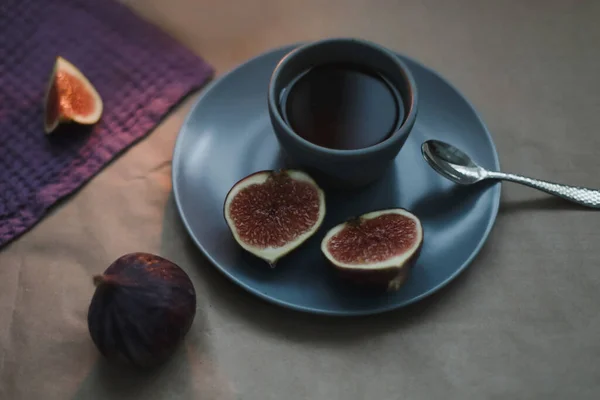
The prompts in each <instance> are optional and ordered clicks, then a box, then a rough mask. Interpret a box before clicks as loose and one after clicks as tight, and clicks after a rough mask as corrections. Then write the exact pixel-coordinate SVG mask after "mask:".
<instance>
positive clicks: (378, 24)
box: [0, 0, 600, 400]
mask: <svg viewBox="0 0 600 400" xmlns="http://www.w3.org/2000/svg"><path fill="white" fill-rule="evenodd" d="M127 3H128V4H129V5H130V6H131V7H133V8H134V9H135V10H137V11H138V12H139V13H140V14H141V15H142V16H144V17H145V18H148V19H150V20H152V21H154V22H156V23H157V24H159V25H160V26H162V27H163V28H164V29H165V30H167V31H168V32H170V33H171V34H173V35H174V36H175V37H177V38H178V39H180V40H181V41H182V42H183V43H185V44H186V45H188V46H189V47H191V48H192V49H194V51H196V52H198V54H201V55H203V56H204V57H206V58H207V60H209V62H211V63H213V65H215V66H216V67H217V69H218V72H219V74H221V73H223V72H225V71H227V70H229V69H230V68H233V67H234V66H235V65H237V64H238V63H240V62H243V61H244V60H245V59H247V58H249V57H252V56H254V55H257V54H258V53H260V52H262V51H264V50H267V49H269V48H271V47H274V46H279V45H283V44H286V43H289V42H295V41H300V40H310V39H317V38H320V37H323V36H334V35H335V36H341V35H354V36H362V37H365V38H368V39H371V40H375V41H379V42H381V43H382V44H384V45H387V46H390V47H392V48H394V49H396V50H398V51H402V52H404V53H406V54H408V55H410V56H412V57H415V58H417V59H419V60H421V61H422V62H423V63H425V64H427V65H428V66H430V67H433V68H435V69H437V70H438V71H440V72H441V73H442V74H443V75H444V76H446V77H447V78H448V79H450V80H451V81H452V82H453V83H454V84H455V85H456V86H457V87H458V88H459V89H460V90H461V91H463V92H464V94H465V95H466V96H467V97H468V98H469V99H470V100H471V101H472V102H473V103H474V105H475V106H476V108H477V109H478V110H479V111H480V112H481V114H482V116H483V118H484V120H485V121H486V123H487V124H488V126H489V128H490V130H491V131H492V134H493V136H494V138H495V141H496V143H497V146H498V150H499V152H500V157H501V163H502V165H503V167H504V168H505V169H506V170H511V171H520V172H523V173H528V174H531V175H534V176H538V177H540V178H546V179H551V180H557V181H562V182H566V183H573V184H581V185H588V186H595V187H600V177H599V174H598V171H600V158H599V157H598V154H599V151H600V133H599V128H598V125H599V122H600V119H599V117H598V116H599V110H600V79H599V78H598V71H600V46H599V45H598V44H599V43H600V24H598V21H599V20H600V3H599V2H594V1H560V0H551V1H541V0H540V1H535V0H528V1H487V0H485V1H481V0H479V1H478V0H458V1H443V0H424V1H418V2H417V1H400V0H370V1H369V0H346V1H342V0H339V1H334V0H329V1H325V0H323V1H318V0H304V1H284V0H249V1H245V2H241V1H233V0H219V1H216V0H169V1H166V0H129V1H127ZM190 104H191V103H190V101H188V102H186V103H185V104H184V105H183V106H182V107H181V108H179V109H178V110H177V111H176V112H174V113H173V115H172V116H171V117H170V118H168V119H167V120H166V121H165V122H164V123H163V124H161V125H160V126H159V127H158V128H157V129H156V130H155V132H154V133H153V134H152V135H150V136H149V137H148V138H147V139H146V140H144V141H142V142H141V143H139V144H138V145H136V146H135V147H134V148H132V149H131V150H130V151H129V152H127V153H126V154H125V155H123V156H122V157H121V158H119V159H118V160H116V161H115V162H114V163H112V164H111V165H110V166H108V167H107V168H106V169H105V170H104V171H103V172H102V173H101V174H100V175H98V176H97V177H96V178H94V180H93V181H92V182H91V183H89V184H88V185H86V186H85V188H83V190H81V191H80V192H78V193H77V194H75V195H74V196H72V197H71V198H69V199H68V200H67V201H65V202H64V203H63V204H61V205H60V206H59V207H57V208H56V209H55V210H53V211H52V213H51V214H50V215H49V216H48V217H47V218H46V219H45V220H44V221H43V222H42V223H40V224H39V225H38V226H36V227H35V228H34V229H33V230H32V231H31V232H29V233H28V234H26V235H25V236H23V237H22V238H20V239H19V240H17V241H16V242H14V243H12V244H11V245H9V246H7V247H6V248H4V249H2V250H1V251H0V399H7V400H9V399H10V400H12V399H15V400H18V399H25V400H35V399H44V400H50V399H138V398H139V399H144V400H153V399H205V400H210V399H218V400H230V399H248V400H255V399H256V400H270V399H282V400H299V399H328V400H329V399H330V400H333V399H344V400H346V399H370V400H376V399H377V400H379V399H437V398H453V399H507V398H510V399H538V398H539V399H542V398H543V399H566V398H573V399H597V398H599V397H600V339H599V336H598V332H599V330H600V268H599V265H600V264H599V262H600V261H599V260H600V214H599V213H595V212H588V211H585V210H581V209H576V208H572V207H570V206H568V205H567V204H565V203H562V202H560V201H556V200H554V199H551V198H548V197H547V196H545V195H543V194H541V193H538V192H535V191H532V190H529V189H525V188H521V187H517V186H514V185H505V186H504V189H503V199H502V208H501V212H500V215H499V217H498V221H497V224H496V226H495V228H494V230H493V233H492V235H491V237H490V240H489V242H488V243H487V245H486V246H485V247H484V249H483V251H482V252H481V254H480V256H479V257H478V258H477V259H476V261H475V262H474V264H473V265H472V268H470V269H469V270H468V271H467V272H466V273H464V274H463V275H462V276H461V277H460V278H459V279H457V280H456V281H455V282H454V283H452V284H451V285H450V286H449V287H448V288H447V289H445V290H443V291H441V292H440V293H439V294H437V295H435V296H433V297H431V298H429V299H427V300H426V301H424V302H422V303H419V304H417V305H415V306H412V307H410V308H408V309H405V310H402V311H399V312H394V313H389V314H385V315H382V316H377V317H373V318H361V319H346V320H342V319H326V318H316V317H311V316H307V315H300V314H298V313H292V312H287V311H285V310H282V309H279V308H276V307H274V306H271V305H268V304H265V303H263V302H261V301H259V300H257V299H255V298H253V297H251V296H250V295H248V294H246V293H245V292H243V291H242V290H240V289H238V288H237V287H236V286H234V285H233V284H231V283H230V282H229V281H227V280H226V279H225V278H223V277H222V276H221V275H220V274H219V273H218V272H216V271H215V270H214V269H213V268H212V267H211V266H210V265H209V264H208V263H206V262H205V261H204V260H203V258H202V256H201V254H200V253H199V251H197V250H196V249H195V248H194V246H192V245H191V243H190V241H189V240H188V239H187V237H186V234H185V232H184V230H183V229H182V226H181V224H180V223H179V221H178V219H177V214H176V211H175V209H174V206H173V201H172V198H171V194H170V191H171V181H170V159H171V151H172V147H173V144H174V140H175V137H176V134H177V131H178V129H179V127H180V125H181V123H182V120H183V118H184V116H185V114H186V113H187V112H188V110H189V108H190ZM129 251H150V252H156V253H159V254H162V255H164V256H166V257H168V258H171V259H172V260H173V261H175V262H177V263H179V264H180V265H181V266H183V267H184V268H185V269H186V270H187V271H189V272H190V274H191V276H192V278H193V280H194V283H195V285H196V288H197V291H198V293H199V299H198V300H199V308H198V313H197V318H196V320H195V323H194V326H193V328H192V331H191V332H190V334H189V336H188V338H187V341H186V344H185V346H184V347H183V348H182V349H181V351H180V352H179V353H178V354H177V356H176V357H174V358H173V359H172V360H171V362H170V363H169V364H168V365H167V366H165V368H164V369H163V370H161V371H159V372H157V373H155V374H153V375H151V376H145V375H139V374H134V373H128V372H123V371H121V370H117V369H115V368H114V367H113V366H111V365H108V364H106V363H105V362H104V361H103V360H102V359H101V358H99V356H98V353H97V351H96V349H95V348H94V346H93V344H92V343H91V340H90V338H89V335H88V332H87V324H86V312H87V307H88V304H89V300H90V297H91V295H92V293H93V286H92V283H91V278H90V276H91V275H92V274H94V273H98V272H101V271H103V270H104V269H105V268H106V267H107V266H108V264H109V263H110V262H111V261H112V260H114V259H115V258H116V257H118V256H119V255H121V254H123V253H126V252H129Z"/></svg>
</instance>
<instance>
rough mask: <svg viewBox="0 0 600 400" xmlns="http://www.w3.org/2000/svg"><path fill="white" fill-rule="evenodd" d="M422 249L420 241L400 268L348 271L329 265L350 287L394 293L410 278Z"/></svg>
mask: <svg viewBox="0 0 600 400" xmlns="http://www.w3.org/2000/svg"><path fill="white" fill-rule="evenodd" d="M422 248H423V241H421V244H420V245H419V247H418V248H417V250H415V253H414V254H413V255H412V256H411V257H410V258H409V259H408V260H407V261H406V262H405V263H404V264H403V265H402V266H401V267H388V268H380V269H368V268H364V269H349V268H343V267H340V266H339V265H336V264H334V263H332V262H329V265H330V266H331V267H332V268H333V269H334V271H335V273H336V275H337V276H338V277H339V278H340V279H341V280H343V281H345V282H347V283H349V284H351V285H352V286H356V287H361V288H364V289H367V290H373V291H375V292H394V291H397V290H399V289H400V288H401V287H402V286H403V285H404V284H405V283H406V281H407V280H408V278H409V277H410V274H411V272H412V269H413V267H414V265H415V264H416V262H417V259H418V258H419V256H420V255H421V249H422Z"/></svg>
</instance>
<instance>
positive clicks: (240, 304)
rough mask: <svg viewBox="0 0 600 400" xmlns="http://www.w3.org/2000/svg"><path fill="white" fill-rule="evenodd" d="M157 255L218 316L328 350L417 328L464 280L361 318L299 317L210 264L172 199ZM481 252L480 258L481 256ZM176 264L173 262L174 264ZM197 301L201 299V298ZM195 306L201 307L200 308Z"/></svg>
mask: <svg viewBox="0 0 600 400" xmlns="http://www.w3.org/2000/svg"><path fill="white" fill-rule="evenodd" d="M161 251H162V252H163V253H162V255H163V256H166V257H168V258H172V259H174V260H178V261H179V262H184V263H186V264H184V265H185V268H186V269H187V270H188V272H190V273H191V274H192V275H193V278H194V280H195V284H196V285H198V286H199V288H198V289H199V290H204V291H205V293H204V294H203V295H204V299H205V300H204V301H205V302H206V304H205V305H204V307H207V306H208V305H209V304H210V307H214V308H219V311H218V313H219V314H222V313H226V314H230V315H232V318H235V319H240V320H243V321H244V322H245V324H247V325H248V326H249V328H250V329H255V330H257V331H261V332H264V333H266V334H269V335H278V336H281V337H285V338H286V339H288V340H293V341H298V342H322V343H326V344H327V345H328V346H330V347H336V346H344V345H345V344H348V343H352V342H355V341H363V340H365V339H367V338H370V337H373V336H377V335H381V334H385V333H387V332H390V331H394V330H399V329H403V328H406V327H409V326H411V325H418V324H420V323H422V322H425V323H426V322H427V321H428V320H431V319H432V318H434V315H435V314H439V313H443V312H445V310H447V307H451V306H452V305H451V304H448V303H449V302H448V300H449V299H452V295H453V294H454V293H456V292H457V291H460V288H461V286H462V285H464V284H465V283H466V282H467V281H468V280H469V274H470V272H469V269H467V270H466V271H465V272H464V273H462V274H461V276H460V277H458V278H457V279H456V280H454V281H453V282H452V283H451V284H449V285H447V286H446V287H445V288H443V289H442V290H440V291H438V292H437V293H436V294H434V295H432V296H430V297H428V298H426V299H424V300H422V301H420V302H418V303H415V304H413V305H410V306H408V307H405V308H402V309H399V310H396V311H392V312H387V313H384V314H379V315H373V316H366V317H329V316H320V315H313V314H307V313H301V312H299V311H294V310H290V309H286V308H282V307H279V306H276V305H273V304H271V303H269V302H267V301H264V300H262V299H259V298H257V297H255V296H253V295H252V294H250V293H248V292H247V291H245V290H244V289H242V288H240V287H239V286H237V285H236V284H234V283H233V282H231V281H230V280H229V279H228V278H226V277H225V276H224V275H223V274H222V273H221V272H220V271H218V270H217V269H216V268H214V267H213V266H212V265H210V262H209V261H208V260H207V259H206V258H205V257H204V255H203V254H202V252H201V251H200V250H199V249H198V248H197V247H196V245H195V244H194V243H193V241H192V239H191V238H190V236H189V235H188V233H187V231H186V230H185V227H184V226H183V223H182V222H181V220H180V218H179V215H178V213H177V211H176V206H175V203H174V200H173V198H172V196H171V197H170V198H169V201H168V203H167V206H166V210H165V217H164V224H163V244H162V247H161ZM485 252H486V248H485V246H484V248H483V249H482V252H481V253H480V254H485ZM178 261H176V262H178ZM201 301H202V300H201ZM199 307H203V305H202V304H200V305H199Z"/></svg>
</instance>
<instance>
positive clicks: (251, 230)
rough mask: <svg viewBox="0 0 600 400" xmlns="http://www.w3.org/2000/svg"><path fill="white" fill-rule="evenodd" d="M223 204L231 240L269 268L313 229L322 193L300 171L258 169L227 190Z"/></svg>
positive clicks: (320, 211)
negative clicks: (232, 238)
mask: <svg viewBox="0 0 600 400" xmlns="http://www.w3.org/2000/svg"><path fill="white" fill-rule="evenodd" d="M224 208H225V209H224V214H225V221H226V222H227V225H228V227H229V229H230V230H231V233H232V234H233V237H234V239H235V241H236V242H237V243H238V244H239V245H240V246H241V247H242V248H243V249H245V250H247V251H248V252H250V253H251V254H254V255H255V256H257V257H259V258H261V259H263V260H265V261H266V262H267V263H269V265H270V266H271V267H274V266H275V264H276V263H277V261H279V259H281V258H282V257H283V256H285V255H286V254H289V253H290V252H291V251H292V250H294V249H296V248H297V247H298V246H300V245H301V244H302V243H304V242H305V241H306V240H307V239H309V238H310V237H311V236H312V235H314V234H315V232H316V231H317V230H318V229H319V227H320V226H321V223H322V222H323V218H324V216H325V194H324V192H323V190H322V189H321V188H320V187H319V186H318V185H317V183H316V182H315V181H314V180H313V179H312V178H311V177H310V176H309V175H308V174H306V173H305V172H303V171H299V170H279V171H271V170H268V171H259V172H256V173H254V174H252V175H249V176H247V177H245V178H244V179H242V180H240V181H239V182H237V183H236V184H235V185H234V186H233V187H232V188H231V190H230V191H229V193H228V194H227V196H226V198H225V206H224Z"/></svg>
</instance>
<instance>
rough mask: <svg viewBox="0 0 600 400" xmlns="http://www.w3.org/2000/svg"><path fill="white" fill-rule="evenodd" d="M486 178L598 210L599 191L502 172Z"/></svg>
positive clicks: (490, 174) (491, 174)
mask: <svg viewBox="0 0 600 400" xmlns="http://www.w3.org/2000/svg"><path fill="white" fill-rule="evenodd" d="M487 178H491V179H501V180H505V181H509V182H515V183H520V184H522V185H526V186H529V187H532V188H535V189H538V190H541V191H543V192H546V193H549V194H553V195H555V196H558V197H561V198H563V199H565V200H569V201H572V202H574V203H577V204H581V205H582V206H586V207H592V208H600V190H594V189H588V188H584V187H579V186H568V185H562V184H559V183H552V182H546V181H542V180H539V179H533V178H528V177H525V176H521V175H515V174H506V173H503V172H490V173H489V174H488V175H487Z"/></svg>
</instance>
